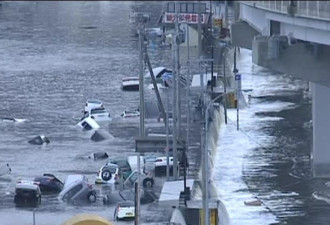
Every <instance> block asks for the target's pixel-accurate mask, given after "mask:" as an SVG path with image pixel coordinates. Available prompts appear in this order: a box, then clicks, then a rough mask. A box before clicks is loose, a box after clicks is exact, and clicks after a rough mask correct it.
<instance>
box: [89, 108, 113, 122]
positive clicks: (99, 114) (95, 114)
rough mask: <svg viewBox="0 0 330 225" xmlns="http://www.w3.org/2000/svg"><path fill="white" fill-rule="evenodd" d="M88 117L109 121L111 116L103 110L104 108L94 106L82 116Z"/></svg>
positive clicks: (98, 120) (99, 120)
mask: <svg viewBox="0 0 330 225" xmlns="http://www.w3.org/2000/svg"><path fill="white" fill-rule="evenodd" d="M87 117H90V118H92V119H94V120H95V121H96V122H110V121H112V118H111V116H110V113H109V112H108V111H107V110H105V109H104V108H94V109H91V110H89V111H88V112H87V113H86V114H85V116H84V118H87Z"/></svg>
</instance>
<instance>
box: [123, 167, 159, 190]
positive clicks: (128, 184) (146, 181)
mask: <svg viewBox="0 0 330 225" xmlns="http://www.w3.org/2000/svg"><path fill="white" fill-rule="evenodd" d="M138 176H139V172H138V171H133V172H132V173H131V174H130V175H129V177H128V178H127V179H126V180H125V181H124V184H123V188H124V189H127V188H133V187H134V184H135V183H136V182H137V181H138ZM140 182H142V185H143V187H144V188H152V186H153V185H154V182H155V181H154V178H153V177H152V176H151V175H150V174H146V173H144V172H140Z"/></svg>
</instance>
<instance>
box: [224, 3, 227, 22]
mask: <svg viewBox="0 0 330 225" xmlns="http://www.w3.org/2000/svg"><path fill="white" fill-rule="evenodd" d="M224 27H225V28H228V1H227V0H225V25H224Z"/></svg>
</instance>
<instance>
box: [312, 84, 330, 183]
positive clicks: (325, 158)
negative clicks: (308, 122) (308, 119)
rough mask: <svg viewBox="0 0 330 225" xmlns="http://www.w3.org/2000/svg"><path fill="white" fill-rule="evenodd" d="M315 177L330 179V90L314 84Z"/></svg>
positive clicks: (313, 152) (313, 157)
mask: <svg viewBox="0 0 330 225" xmlns="http://www.w3.org/2000/svg"><path fill="white" fill-rule="evenodd" d="M312 93H313V97H312V98H313V103H312V110H313V151H312V160H313V175H314V176H315V177H330V104H329V96H330V88H329V87H326V86H323V85H320V84H316V83H313V85H312Z"/></svg>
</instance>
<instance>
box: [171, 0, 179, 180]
mask: <svg viewBox="0 0 330 225" xmlns="http://www.w3.org/2000/svg"><path fill="white" fill-rule="evenodd" d="M178 19H179V18H178V3H177V2H176V1H175V33H174V38H173V39H172V41H173V45H172V47H173V54H174V70H173V177H174V180H177V179H178V171H177V169H178V149H177V118H178V108H177V95H178V89H177V82H178V76H179V75H178V52H177V48H178V42H177V38H178V27H179V21H178Z"/></svg>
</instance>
